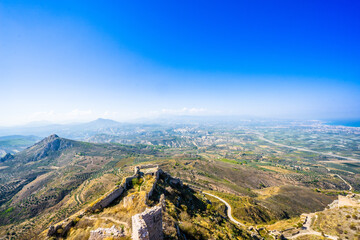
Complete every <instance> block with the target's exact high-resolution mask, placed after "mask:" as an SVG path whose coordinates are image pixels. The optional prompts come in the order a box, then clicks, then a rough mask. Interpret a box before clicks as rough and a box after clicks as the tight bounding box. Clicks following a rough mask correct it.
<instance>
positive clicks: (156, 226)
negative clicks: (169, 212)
mask: <svg viewBox="0 0 360 240" xmlns="http://www.w3.org/2000/svg"><path fill="white" fill-rule="evenodd" d="M131 237H132V239H133V240H162V239H164V234H163V230H162V207H161V206H155V207H152V208H149V209H147V210H145V211H144V212H142V213H139V214H136V215H134V216H133V217H132V236H131Z"/></svg>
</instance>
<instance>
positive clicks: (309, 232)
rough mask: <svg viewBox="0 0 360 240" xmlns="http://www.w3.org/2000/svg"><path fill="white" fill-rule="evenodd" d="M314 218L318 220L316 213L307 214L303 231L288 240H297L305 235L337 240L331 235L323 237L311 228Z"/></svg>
mask: <svg viewBox="0 0 360 240" xmlns="http://www.w3.org/2000/svg"><path fill="white" fill-rule="evenodd" d="M314 216H315V218H317V215H316V214H315V213H309V214H306V219H305V222H304V225H303V227H302V229H301V230H300V231H299V232H298V233H297V234H295V235H293V236H291V237H287V238H288V239H296V238H298V237H301V236H304V235H316V236H325V237H326V238H328V239H332V240H337V239H338V237H336V236H331V235H327V234H324V235H323V234H322V233H321V232H317V231H315V230H313V229H312V228H311V219H312V218H313V217H314Z"/></svg>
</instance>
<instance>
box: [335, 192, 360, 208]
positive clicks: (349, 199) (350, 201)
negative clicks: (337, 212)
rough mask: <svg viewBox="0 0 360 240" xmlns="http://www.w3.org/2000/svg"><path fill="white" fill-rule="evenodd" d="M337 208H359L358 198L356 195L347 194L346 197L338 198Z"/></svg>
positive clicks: (359, 201)
mask: <svg viewBox="0 0 360 240" xmlns="http://www.w3.org/2000/svg"><path fill="white" fill-rule="evenodd" d="M337 205H338V207H344V206H352V207H359V206H360V196H359V195H358V196H357V195H356V194H349V195H347V196H342V195H339V196H338V204H337Z"/></svg>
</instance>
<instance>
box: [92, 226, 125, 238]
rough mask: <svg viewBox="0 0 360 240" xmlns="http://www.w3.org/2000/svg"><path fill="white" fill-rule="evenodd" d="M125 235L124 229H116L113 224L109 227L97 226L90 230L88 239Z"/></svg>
mask: <svg viewBox="0 0 360 240" xmlns="http://www.w3.org/2000/svg"><path fill="white" fill-rule="evenodd" d="M123 236H125V233H124V230H122V229H120V230H119V229H117V228H116V227H115V225H113V226H112V227H111V228H98V229H96V230H93V231H90V237H89V240H102V239H105V238H110V237H123Z"/></svg>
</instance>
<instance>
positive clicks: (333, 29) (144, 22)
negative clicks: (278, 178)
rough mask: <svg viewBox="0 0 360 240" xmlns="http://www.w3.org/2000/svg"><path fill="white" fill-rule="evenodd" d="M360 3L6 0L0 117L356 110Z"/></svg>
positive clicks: (312, 114) (1, 5)
mask: <svg viewBox="0 0 360 240" xmlns="http://www.w3.org/2000/svg"><path fill="white" fill-rule="evenodd" d="M359 10H360V3H357V1H326V2H324V1H256V0H254V1H181V2H178V3H176V2H174V1H33V0H28V1H16V0H9V1H6V0H5V1H1V2H0V89H1V95H0V102H1V105H0V113H1V117H0V125H12V124H21V123H25V122H30V121H42V120H46V121H52V122H71V121H87V120H92V119H95V118H97V117H107V118H112V119H116V120H124V121H125V120H126V121H127V120H131V119H136V118H142V117H157V116H160V115H164V114H165V115H166V114H171V115H172V114H175V115H184V114H185V115H246V116H261V117H275V118H307V119H319V118H360V67H359V66H360V60H359V58H360V15H359V14H358V12H359Z"/></svg>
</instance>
